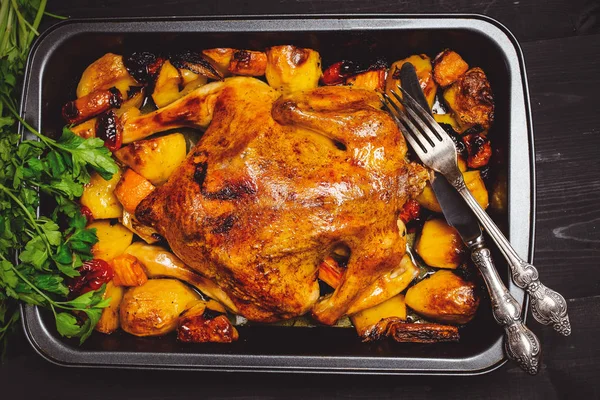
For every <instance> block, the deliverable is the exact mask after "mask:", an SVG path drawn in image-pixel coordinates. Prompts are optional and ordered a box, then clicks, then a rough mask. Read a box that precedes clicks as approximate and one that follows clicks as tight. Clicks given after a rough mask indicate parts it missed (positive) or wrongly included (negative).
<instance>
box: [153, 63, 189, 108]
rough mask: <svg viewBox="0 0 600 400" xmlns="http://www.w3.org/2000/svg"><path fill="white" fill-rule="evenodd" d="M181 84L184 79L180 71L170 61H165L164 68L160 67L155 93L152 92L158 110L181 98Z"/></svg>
mask: <svg viewBox="0 0 600 400" xmlns="http://www.w3.org/2000/svg"><path fill="white" fill-rule="evenodd" d="M181 83H182V78H181V74H180V73H179V70H177V68H175V67H174V66H173V64H171V63H170V62H169V61H165V63H164V64H163V65H162V67H160V72H159V73H158V78H156V84H155V85H154V91H153V92H152V100H154V104H156V106H157V107H158V108H161V107H164V106H166V105H169V104H171V103H172V102H174V101H175V100H177V99H178V98H180V97H181V95H180V93H179V86H180V85H181Z"/></svg>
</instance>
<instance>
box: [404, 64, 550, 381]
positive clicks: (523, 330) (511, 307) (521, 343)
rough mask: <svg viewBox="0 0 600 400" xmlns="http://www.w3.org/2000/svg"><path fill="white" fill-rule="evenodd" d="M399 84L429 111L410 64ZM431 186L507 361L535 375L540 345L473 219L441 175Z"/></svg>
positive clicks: (437, 176) (475, 218) (476, 222)
mask: <svg viewBox="0 0 600 400" xmlns="http://www.w3.org/2000/svg"><path fill="white" fill-rule="evenodd" d="M400 82H401V84H402V88H403V89H404V90H406V91H407V92H408V94H410V95H411V96H412V97H413V98H414V99H415V100H416V101H418V102H419V104H420V105H421V106H422V107H423V108H424V109H425V110H429V105H428V104H427V100H426V99H425V95H424V94H423V91H422V89H421V86H420V84H419V80H418V78H417V74H416V71H415V68H414V66H413V65H412V64H410V63H405V64H404V65H403V66H402V68H401V69H400ZM431 186H432V188H433V191H434V193H435V195H436V197H437V200H438V202H439V204H440V206H441V208H442V213H443V214H444V217H445V218H446V221H447V222H448V224H449V225H451V226H453V227H454V228H455V229H456V230H457V231H458V233H459V234H460V236H461V238H462V240H463V242H464V243H465V245H466V246H467V247H468V248H469V250H471V259H472V260H473V262H474V263H475V265H476V266H477V268H478V269H479V270H480V271H481V275H482V276H483V279H484V281H485V284H486V286H487V288H488V292H489V295H490V300H491V303H492V313H493V315H494V318H495V319H496V321H497V322H498V324H500V325H501V326H502V327H503V328H504V331H505V338H504V350H505V352H506V355H507V356H508V358H509V359H511V360H513V361H515V362H517V363H518V364H519V366H520V367H521V368H522V369H524V370H525V371H527V372H528V373H530V374H532V375H535V374H536V373H537V372H538V368H539V359H540V354H541V348H540V342H539V340H538V338H537V337H536V336H535V334H534V333H533V332H531V330H529V328H527V327H526V326H525V324H523V322H522V320H521V306H520V305H519V303H518V302H517V301H516V300H515V298H514V297H513V296H512V295H511V294H510V292H509V291H508V289H507V288H506V286H505V285H504V283H503V282H502V279H500V276H499V275H498V271H497V270H496V267H495V266H494V261H493V260H492V257H491V253H490V250H489V249H488V248H487V247H486V245H485V239H484V237H483V233H482V231H481V227H480V226H479V221H478V220H477V217H476V216H475V215H474V214H473V212H472V211H471V209H470V208H469V207H468V206H467V204H466V203H465V202H464V200H463V199H462V197H461V196H460V195H459V194H458V192H457V191H456V190H455V189H454V187H452V185H450V183H448V181H447V180H446V178H444V176H443V175H441V174H439V173H438V172H435V173H434V176H433V179H432V180H431Z"/></svg>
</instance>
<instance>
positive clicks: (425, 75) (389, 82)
mask: <svg viewBox="0 0 600 400" xmlns="http://www.w3.org/2000/svg"><path fill="white" fill-rule="evenodd" d="M407 62H409V63H411V64H412V65H413V66H414V67H415V70H416V72H417V78H419V83H420V84H421V89H423V93H425V98H426V99H427V103H428V104H429V107H432V106H433V102H434V101H435V93H436V91H437V86H436V84H435V82H434V81H433V75H432V72H431V71H432V67H431V60H430V58H429V57H427V56H426V55H425V54H418V55H414V56H410V57H408V58H405V59H403V60H400V61H396V62H395V63H393V64H392V66H391V67H390V70H389V72H388V75H387V79H386V82H385V91H386V93H389V92H390V91H391V90H392V89H393V90H395V91H396V92H398V86H399V85H400V86H401V82H400V69H401V68H402V65H404V63H407Z"/></svg>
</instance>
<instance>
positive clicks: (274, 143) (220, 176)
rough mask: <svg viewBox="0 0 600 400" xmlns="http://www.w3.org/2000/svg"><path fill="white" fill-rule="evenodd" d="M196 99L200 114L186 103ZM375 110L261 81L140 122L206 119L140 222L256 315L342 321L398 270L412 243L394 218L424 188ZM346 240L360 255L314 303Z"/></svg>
mask: <svg viewBox="0 0 600 400" xmlns="http://www.w3.org/2000/svg"><path fill="white" fill-rule="evenodd" d="M210 85H213V87H209V88H208V89H207V86H210ZM189 104H193V105H194V110H200V111H199V112H200V113H202V114H203V115H202V116H200V118H199V116H198V115H195V114H194V113H193V112H190V111H189V110H183V109H182V108H183V107H186V105H189ZM379 108H380V101H379V98H378V96H377V95H376V94H375V93H374V92H370V91H366V90H361V89H353V88H349V87H336V86H331V87H320V88H316V89H312V90H307V91H299V92H293V93H291V94H289V95H285V96H283V97H279V94H278V93H277V92H276V91H275V90H274V89H272V88H270V87H269V86H268V85H266V84H265V83H263V82H261V81H259V80H257V79H254V78H245V77H236V78H230V79H227V80H225V81H224V82H216V83H214V84H209V85H206V86H204V87H202V88H200V89H198V90H196V91H194V92H192V93H190V94H189V95H187V96H186V97H184V98H183V99H181V100H179V101H177V102H175V103H173V104H171V105H169V106H167V107H165V108H163V109H160V110H158V111H156V112H155V113H153V114H149V115H148V116H142V117H138V120H137V121H135V124H132V125H131V127H130V129H136V128H135V127H136V126H138V127H139V126H146V127H145V128H144V129H148V127H147V125H144V121H143V118H148V119H151V121H152V122H153V123H154V128H153V129H154V130H155V131H159V130H164V129H165V127H175V126H197V125H203V124H206V121H208V120H210V121H211V122H210V125H209V127H208V129H207V131H206V132H205V134H204V136H203V137H202V139H201V140H200V141H199V142H198V144H197V145H196V147H195V148H193V149H192V150H191V152H190V153H189V154H188V156H187V159H186V160H185V162H184V163H183V164H182V165H181V166H180V167H179V168H178V169H177V170H176V171H175V172H174V174H173V175H172V176H171V178H170V179H169V181H168V182H167V183H166V184H165V185H163V186H161V187H159V188H157V189H156V190H155V191H154V192H152V193H151V194H150V195H149V196H148V197H146V198H145V199H144V200H143V201H142V202H141V203H140V204H139V205H138V207H137V209H136V212H135V215H136V217H137V218H138V219H139V221H140V222H142V223H144V224H147V225H151V226H152V227H154V228H155V229H156V230H157V231H158V232H159V233H160V234H161V235H162V236H164V237H165V238H166V239H167V241H168V242H169V244H170V246H171V248H172V249H173V251H174V252H175V253H176V254H177V255H178V256H179V257H180V258H181V259H182V260H183V261H184V262H185V263H186V264H188V265H189V266H191V267H192V268H194V269H196V270H197V271H198V272H199V273H201V274H202V275H204V276H206V277H207V278H210V279H213V280H214V281H215V282H216V283H217V284H218V285H219V286H220V287H221V288H222V289H223V290H224V291H225V292H226V293H227V294H228V295H229V296H230V297H231V299H232V301H233V302H234V303H235V305H236V307H237V308H238V310H239V313H240V314H241V315H243V316H245V317H246V318H248V319H249V320H253V321H262V322H269V321H276V320H280V319H285V318H291V317H295V316H298V315H302V314H304V313H307V312H309V311H311V310H312V313H313V316H314V317H315V318H316V319H317V320H318V321H320V322H322V323H325V324H333V323H335V321H337V320H338V319H339V318H340V317H341V316H343V315H344V314H346V312H347V311H348V309H349V308H350V307H351V306H352V304H353V302H354V301H356V300H357V298H358V296H359V294H360V293H361V292H362V291H364V290H366V289H367V288H368V287H369V285H371V284H372V283H373V282H374V281H375V280H376V279H377V278H378V277H379V276H381V275H382V274H385V273H387V272H389V271H391V270H393V269H394V268H396V267H397V266H398V265H399V264H400V260H401V259H402V256H403V254H404V251H405V239H404V238H403V237H402V235H401V234H400V232H399V229H398V226H397V217H398V214H399V211H400V209H401V208H402V205H403V204H404V202H405V201H406V200H407V199H408V198H409V197H413V196H416V195H417V194H418V193H419V192H420V190H421V189H422V188H423V186H424V183H425V179H424V176H426V173H425V171H424V170H423V168H422V167H419V166H416V165H413V164H408V163H407V162H406V161H405V153H406V144H405V142H404V139H403V137H402V135H401V134H400V132H399V131H398V128H397V127H396V125H395V124H394V122H393V120H392V119H391V118H390V117H389V116H388V115H387V114H386V113H385V112H383V111H381V110H380V109H379ZM186 111H187V112H186ZM125 129H127V127H125ZM146 133H147V132H146ZM133 134H134V135H136V133H135V132H134V133H133ZM340 243H345V244H346V245H347V246H348V247H349V248H350V251H351V255H350V259H349V262H348V269H347V272H346V273H345V274H344V276H343V277H342V281H341V283H340V286H339V287H338V288H337V289H336V290H335V292H334V293H333V294H331V295H330V296H328V297H325V298H322V299H319V286H318V283H317V271H318V266H319V263H320V262H321V261H322V260H323V259H324V258H325V257H326V256H327V255H329V254H330V252H331V250H332V249H333V248H334V246H336V245H339V244H340Z"/></svg>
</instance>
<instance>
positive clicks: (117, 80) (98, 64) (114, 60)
mask: <svg viewBox="0 0 600 400" xmlns="http://www.w3.org/2000/svg"><path fill="white" fill-rule="evenodd" d="M136 84H137V82H136V81H135V80H134V79H133V77H132V76H131V75H129V72H127V68H125V64H123V57H122V56H120V55H117V54H113V53H106V54H105V55H103V56H102V57H100V58H99V59H97V60H96V61H94V62H93V63H91V64H90V65H89V66H88V67H87V68H86V69H85V71H83V74H82V75H81V79H80V80H79V84H78V85H77V98H80V97H83V96H86V95H88V94H90V93H92V92H95V91H97V90H106V89H109V88H111V87H116V88H117V89H119V91H120V92H121V94H122V95H123V96H125V95H126V94H127V91H128V89H129V87H130V86H135V85H136Z"/></svg>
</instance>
